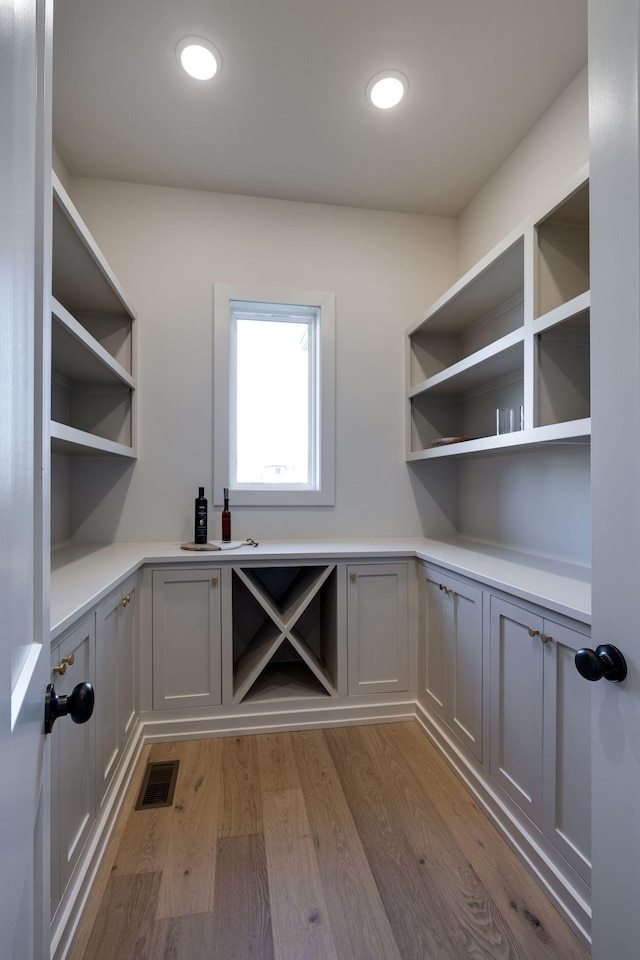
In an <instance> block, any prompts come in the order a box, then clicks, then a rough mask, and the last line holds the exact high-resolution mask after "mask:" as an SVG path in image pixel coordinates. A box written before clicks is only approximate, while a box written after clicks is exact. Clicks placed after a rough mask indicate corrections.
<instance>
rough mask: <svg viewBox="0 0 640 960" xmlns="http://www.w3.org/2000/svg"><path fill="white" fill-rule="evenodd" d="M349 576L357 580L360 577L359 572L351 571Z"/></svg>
mask: <svg viewBox="0 0 640 960" xmlns="http://www.w3.org/2000/svg"><path fill="white" fill-rule="evenodd" d="M349 576H350V577H351V579H352V580H357V579H358V574H357V573H350V574H349Z"/></svg>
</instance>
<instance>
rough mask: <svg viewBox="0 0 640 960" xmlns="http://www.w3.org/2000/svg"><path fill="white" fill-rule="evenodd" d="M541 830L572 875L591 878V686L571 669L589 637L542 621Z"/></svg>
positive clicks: (556, 624)
mask: <svg viewBox="0 0 640 960" xmlns="http://www.w3.org/2000/svg"><path fill="white" fill-rule="evenodd" d="M544 632H545V635H547V636H548V637H550V638H551V639H550V640H549V642H548V643H547V644H546V645H545V650H544V798H543V806H544V811H543V827H544V832H545V834H546V835H547V837H548V838H549V839H550V840H551V842H552V843H553V844H554V845H555V847H556V849H557V850H558V851H559V852H560V853H561V854H562V855H563V857H564V858H565V859H566V860H568V862H569V863H570V864H571V865H572V866H573V868H574V869H575V870H576V872H577V873H578V874H579V875H580V876H581V877H582V878H583V880H585V881H586V882H587V883H590V875H591V686H590V684H588V683H585V682H584V680H583V679H582V678H581V676H580V675H579V673H578V671H577V670H576V668H575V664H574V656H575V651H576V650H578V649H580V647H584V646H590V644H589V638H588V636H585V635H584V634H582V633H579V632H578V631H577V630H572V629H570V628H569V627H566V626H564V625H561V624H559V623H554V622H553V621H551V620H547V619H545V621H544Z"/></svg>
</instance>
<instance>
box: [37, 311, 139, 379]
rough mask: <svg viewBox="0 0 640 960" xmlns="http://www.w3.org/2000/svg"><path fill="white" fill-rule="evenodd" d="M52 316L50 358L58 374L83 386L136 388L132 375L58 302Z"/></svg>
mask: <svg viewBox="0 0 640 960" xmlns="http://www.w3.org/2000/svg"><path fill="white" fill-rule="evenodd" d="M51 313H52V316H53V318H54V322H53V324H52V329H51V354H52V366H53V369H54V371H55V372H56V373H59V374H61V375H62V376H63V377H67V378H69V379H70V380H75V381H78V382H81V383H87V382H90V383H122V384H125V385H126V386H128V387H130V388H131V389H134V388H135V381H134V378H133V377H132V375H131V374H130V373H129V372H128V371H127V370H125V368H124V367H123V366H122V364H121V363H118V361H117V360H116V359H115V358H114V357H112V356H111V354H110V353H109V352H108V351H107V350H105V348H104V347H103V346H102V344H101V343H99V342H98V341H97V340H96V339H95V337H93V336H92V335H91V334H90V333H89V332H88V330H86V329H85V327H83V326H82V324H81V323H79V322H78V321H77V320H76V319H75V317H73V316H72V315H71V314H70V313H69V311H68V310H67V309H65V307H63V306H62V304H61V303H59V302H58V301H57V300H56V299H55V298H53V299H52V307H51Z"/></svg>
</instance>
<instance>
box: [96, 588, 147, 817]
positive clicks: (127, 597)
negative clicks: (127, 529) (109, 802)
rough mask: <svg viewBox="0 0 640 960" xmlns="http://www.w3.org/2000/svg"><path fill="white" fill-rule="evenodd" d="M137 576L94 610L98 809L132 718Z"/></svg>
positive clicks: (134, 709)
mask: <svg viewBox="0 0 640 960" xmlns="http://www.w3.org/2000/svg"><path fill="white" fill-rule="evenodd" d="M135 627H136V577H131V578H130V579H129V580H127V581H126V582H125V583H124V584H123V585H122V587H119V588H118V589H117V590H115V591H114V592H113V593H112V594H111V595H110V596H109V597H107V599H106V600H104V601H103V602H102V603H101V604H100V606H99V607H98V609H97V611H96V705H95V710H94V725H95V729H96V802H97V806H98V808H100V807H101V806H102V803H103V801H104V798H105V796H106V795H107V791H108V789H109V785H110V783H111V780H112V779H113V775H114V773H115V771H116V769H117V766H118V762H119V760H120V757H121V755H122V752H123V750H124V748H125V746H126V744H127V740H128V738H129V734H130V733H131V731H132V729H133V722H134V719H135V715H136V702H135V690H136V659H137V657H136V646H135V638H136V629H135Z"/></svg>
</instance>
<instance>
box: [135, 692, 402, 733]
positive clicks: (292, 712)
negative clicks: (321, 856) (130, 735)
mask: <svg viewBox="0 0 640 960" xmlns="http://www.w3.org/2000/svg"><path fill="white" fill-rule="evenodd" d="M415 704H416V701H415V697H414V696H409V697H408V698H407V699H397V700H396V699H395V698H393V699H392V698H389V700H388V701H387V702H382V703H381V702H380V699H379V698H378V699H374V698H372V699H371V700H369V699H364V700H362V699H360V698H357V702H356V703H353V702H349V700H348V699H347V698H345V699H343V700H341V701H340V702H337V703H336V702H335V701H332V702H329V703H327V702H326V701H325V700H323V701H322V704H321V705H318V704H317V703H316V704H314V705H313V706H309V705H306V704H304V702H302V703H300V702H299V701H298V702H296V703H295V704H287V708H286V709H283V706H282V703H280V705H279V707H278V709H277V710H273V709H264V710H258V709H255V708H254V709H253V710H249V709H247V708H245V709H244V710H243V709H238V708H237V707H235V708H231V709H230V710H229V711H228V712H226V711H224V710H223V709H222V708H220V709H219V710H217V711H216V712H212V713H211V714H209V715H207V716H197V717H194V716H193V714H191V715H189V714H187V712H186V711H185V712H180V713H178V712H174V711H165V712H163V713H161V712H159V711H156V712H155V713H153V714H146V715H144V714H143V716H142V717H141V723H142V726H143V729H144V740H145V743H153V742H156V741H158V740H190V739H198V738H203V737H231V736H239V735H242V734H250V733H254V734H256V733H276V732H280V733H285V732H287V731H291V730H305V729H320V728H323V727H337V726H340V727H342V726H349V725H351V724H363V723H393V722H395V721H399V720H413V719H414V718H415Z"/></svg>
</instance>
